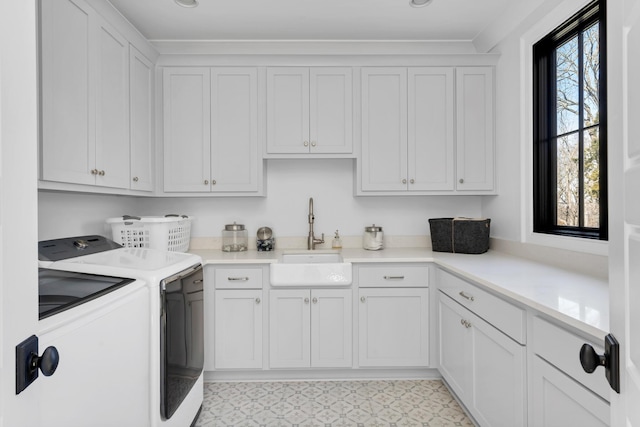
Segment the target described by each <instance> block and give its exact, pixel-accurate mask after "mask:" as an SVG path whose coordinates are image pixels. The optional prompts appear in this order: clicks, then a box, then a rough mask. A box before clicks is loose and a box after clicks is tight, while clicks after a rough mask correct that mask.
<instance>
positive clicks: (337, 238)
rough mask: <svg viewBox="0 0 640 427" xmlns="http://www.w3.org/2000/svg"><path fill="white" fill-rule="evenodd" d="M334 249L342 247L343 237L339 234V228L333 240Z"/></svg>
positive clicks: (332, 246)
mask: <svg viewBox="0 0 640 427" xmlns="http://www.w3.org/2000/svg"><path fill="white" fill-rule="evenodd" d="M331 248H332V249H342V239H341V238H340V234H338V230H336V235H335V237H334V238H333V241H332V242H331Z"/></svg>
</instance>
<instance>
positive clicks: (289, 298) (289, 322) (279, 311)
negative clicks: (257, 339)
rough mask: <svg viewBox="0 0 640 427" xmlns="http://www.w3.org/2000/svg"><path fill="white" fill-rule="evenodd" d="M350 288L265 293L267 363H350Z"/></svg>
mask: <svg viewBox="0 0 640 427" xmlns="http://www.w3.org/2000/svg"><path fill="white" fill-rule="evenodd" d="M351 292H352V291H351V289H312V290H309V289H286V290H284V289H277V290H272V291H270V293H269V366H270V367H271V368H308V367H317V368H327V367H332V368H341V367H345V368H348V367H351V366H352V356H351V353H352V352H351V348H352V332H351V331H352V320H351Z"/></svg>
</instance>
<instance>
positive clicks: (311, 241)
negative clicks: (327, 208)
mask: <svg viewBox="0 0 640 427" xmlns="http://www.w3.org/2000/svg"><path fill="white" fill-rule="evenodd" d="M315 219H316V218H315V217H314V216H313V197H309V237H307V249H309V250H311V251H312V250H314V249H315V248H316V245H317V244H318V243H324V233H322V238H321V239H316V236H315V235H314V234H313V222H314V221H315Z"/></svg>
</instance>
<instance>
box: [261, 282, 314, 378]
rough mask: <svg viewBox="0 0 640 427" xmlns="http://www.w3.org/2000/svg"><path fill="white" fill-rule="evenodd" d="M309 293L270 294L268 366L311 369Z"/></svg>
mask: <svg viewBox="0 0 640 427" xmlns="http://www.w3.org/2000/svg"><path fill="white" fill-rule="evenodd" d="M310 302H311V301H310V298H309V291H308V290H305V289H302V290H274V291H271V292H270V294H269V366H270V367H271V368H308V367H309V365H310V355H309V348H310V335H309V333H310Z"/></svg>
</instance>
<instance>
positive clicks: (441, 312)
mask: <svg viewBox="0 0 640 427" xmlns="http://www.w3.org/2000/svg"><path fill="white" fill-rule="evenodd" d="M462 310H464V309H463V308H462V307H460V306H459V305H458V304H457V303H456V302H455V301H453V300H452V299H451V298H449V297H447V296H446V295H443V294H442V293H441V292H438V321H439V323H438V339H439V344H440V355H439V359H440V373H441V374H442V377H443V378H444V379H445V380H446V381H447V383H448V384H449V387H451V389H452V390H453V392H454V393H455V394H456V395H457V396H458V397H459V398H460V399H461V400H462V401H463V402H465V403H467V399H468V398H470V397H471V396H470V393H471V379H472V378H473V377H472V374H471V369H472V363H471V331H470V330H469V328H466V327H465V324H464V319H463V316H462V314H461V313H464V311H462Z"/></svg>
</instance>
